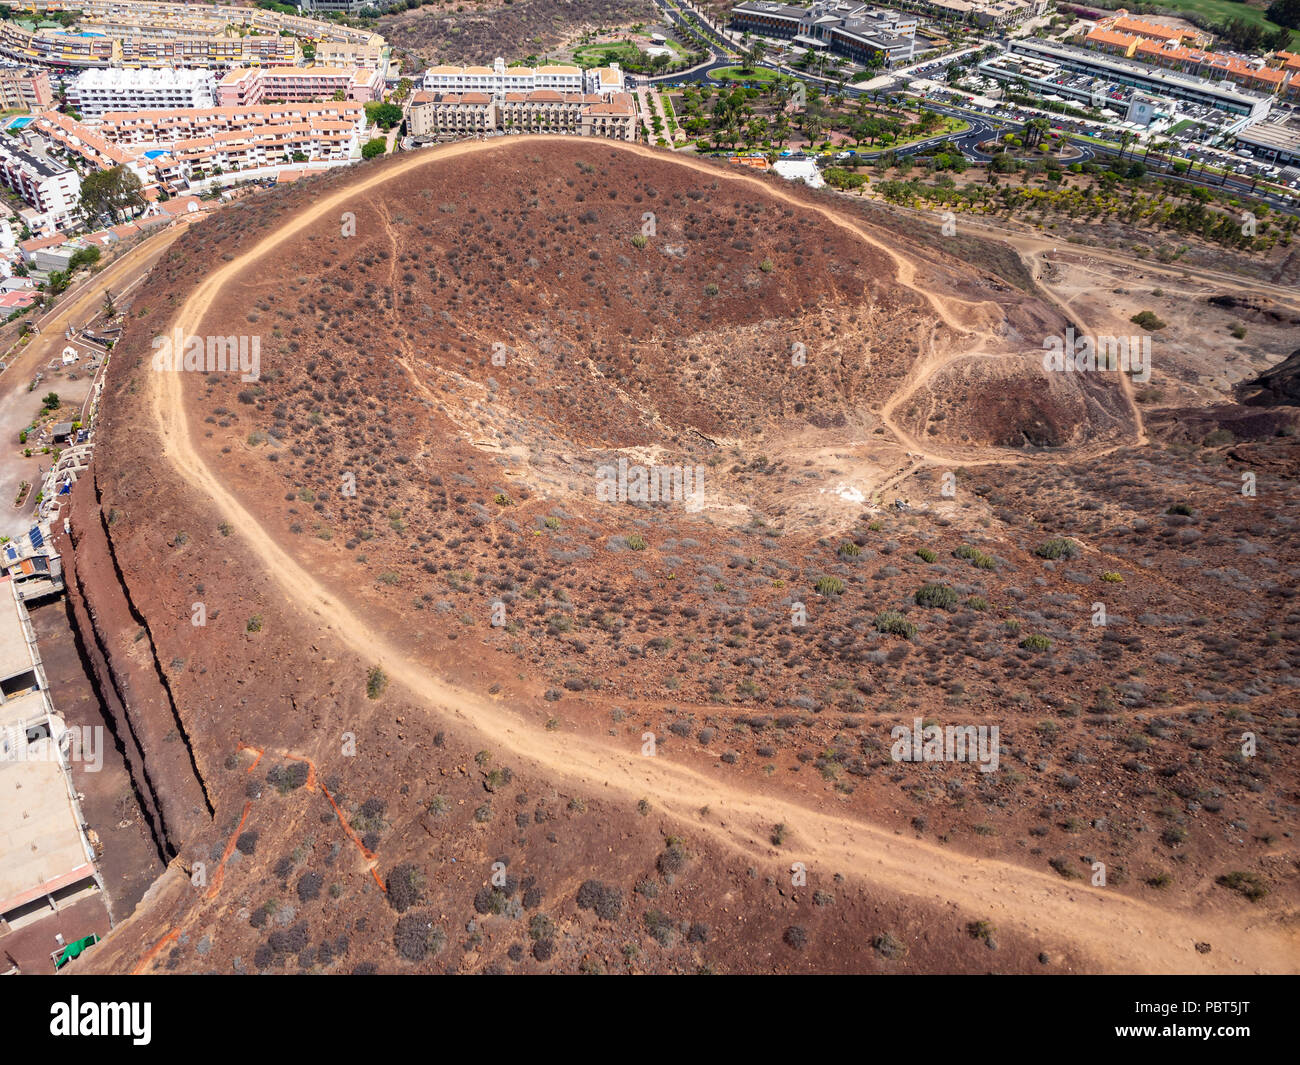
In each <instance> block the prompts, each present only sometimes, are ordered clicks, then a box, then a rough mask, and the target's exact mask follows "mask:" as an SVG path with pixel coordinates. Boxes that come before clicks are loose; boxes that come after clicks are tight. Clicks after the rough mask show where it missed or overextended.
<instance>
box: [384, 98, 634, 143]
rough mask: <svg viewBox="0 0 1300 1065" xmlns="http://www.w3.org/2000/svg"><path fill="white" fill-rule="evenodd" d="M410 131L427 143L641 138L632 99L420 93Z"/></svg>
mask: <svg viewBox="0 0 1300 1065" xmlns="http://www.w3.org/2000/svg"><path fill="white" fill-rule="evenodd" d="M409 128H410V132H411V135H412V136H414V137H417V138H420V139H426V140H439V139H450V138H453V137H458V136H465V135H467V134H478V133H491V132H496V131H504V132H515V133H575V134H579V135H582V136H588V137H611V138H613V139H615V140H625V141H630V140H634V139H635V138H636V104H635V103H634V101H633V99H632V97H631V95H630V94H628V93H614V94H612V95H609V96H603V95H601V94H599V93H577V92H574V93H567V92H556V91H555V90H553V89H538V90H536V91H534V92H507V93H501V94H499V95H490V94H488V93H485V92H466V93H441V92H426V91H421V92H418V93H416V94H415V97H414V99H413V100H412V103H411V114H410V127H409Z"/></svg>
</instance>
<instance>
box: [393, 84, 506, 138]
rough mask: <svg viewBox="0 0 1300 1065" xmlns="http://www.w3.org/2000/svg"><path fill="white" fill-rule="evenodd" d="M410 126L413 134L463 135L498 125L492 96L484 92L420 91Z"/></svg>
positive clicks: (415, 98)
mask: <svg viewBox="0 0 1300 1065" xmlns="http://www.w3.org/2000/svg"><path fill="white" fill-rule="evenodd" d="M407 128H408V130H409V131H410V134H411V136H413V137H440V136H453V137H455V136H463V135H464V134H467V133H486V132H488V131H489V130H494V129H496V116H495V108H494V107H493V106H492V97H491V96H489V95H488V94H487V93H485V92H462V93H454V92H453V93H444V92H425V91H423V90H422V91H420V92H417V93H416V94H415V95H414V96H413V97H412V98H411V110H410V113H409V115H408V117H407Z"/></svg>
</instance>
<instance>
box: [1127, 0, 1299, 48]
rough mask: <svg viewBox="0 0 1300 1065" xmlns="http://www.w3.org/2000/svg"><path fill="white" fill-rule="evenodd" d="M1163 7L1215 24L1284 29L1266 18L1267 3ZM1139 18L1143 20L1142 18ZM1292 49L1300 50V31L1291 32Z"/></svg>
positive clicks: (1206, 0)
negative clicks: (1236, 20)
mask: <svg viewBox="0 0 1300 1065" xmlns="http://www.w3.org/2000/svg"><path fill="white" fill-rule="evenodd" d="M1163 6H1165V7H1167V8H1168V9H1169V10H1170V11H1178V12H1190V13H1192V14H1196V15H1205V16H1207V17H1208V18H1211V19H1213V20H1214V21H1215V22H1227V21H1228V20H1229V19H1233V18H1239V19H1242V20H1243V21H1245V22H1249V23H1252V24H1253V25H1256V26H1262V27H1263V28H1264V29H1266V30H1280V29H1281V28H1282V27H1281V26H1279V25H1278V24H1277V23H1276V22H1270V21H1269V20H1268V19H1267V18H1265V17H1264V9H1265V8H1266V7H1268V4H1267V3H1265V4H1262V5H1261V6H1260V7H1251V6H1249V5H1248V4H1244V3H1237V2H1236V0H1166V2H1165V3H1164V5H1163ZM1137 17H1138V18H1141V17H1142V16H1141V15H1139V16H1137ZM1291 47H1292V48H1293V49H1294V48H1300V30H1292V31H1291Z"/></svg>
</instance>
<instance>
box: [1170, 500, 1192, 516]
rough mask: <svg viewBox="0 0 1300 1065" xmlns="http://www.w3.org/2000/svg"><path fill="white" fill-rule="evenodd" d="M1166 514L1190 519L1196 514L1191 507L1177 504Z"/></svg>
mask: <svg viewBox="0 0 1300 1065" xmlns="http://www.w3.org/2000/svg"><path fill="white" fill-rule="evenodd" d="M1165 513H1166V514H1174V515H1181V516H1182V517H1184V518H1190V517H1191V516H1192V514H1193V513H1194V512H1193V510H1192V508H1191V507H1189V506H1188V505H1187V504H1186V503H1175V504H1174V505H1173V506H1172V507H1170V508H1169V509H1168V510H1166V511H1165Z"/></svg>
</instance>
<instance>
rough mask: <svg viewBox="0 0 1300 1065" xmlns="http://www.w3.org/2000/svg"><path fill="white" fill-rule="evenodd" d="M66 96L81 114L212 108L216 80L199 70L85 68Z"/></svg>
mask: <svg viewBox="0 0 1300 1065" xmlns="http://www.w3.org/2000/svg"><path fill="white" fill-rule="evenodd" d="M67 97H68V104H69V106H70V107H72V108H73V109H74V110H76V111H77V112H79V113H80V114H81V115H82V116H83V117H90V116H94V115H102V114H103V113H104V112H105V111H120V110H123V109H125V108H132V109H135V108H164V107H174V108H185V107H212V106H213V105H214V104H215V103H216V82H215V79H214V78H213V76H212V75H211V74H210V73H208V72H207V71H202V70H166V69H145V70H86V71H83V72H82V73H80V74H78V75H77V76H76V77H75V78H74V79H73V80H72V83H71V85H69V86H68V92H67Z"/></svg>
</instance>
